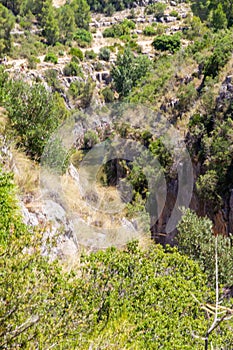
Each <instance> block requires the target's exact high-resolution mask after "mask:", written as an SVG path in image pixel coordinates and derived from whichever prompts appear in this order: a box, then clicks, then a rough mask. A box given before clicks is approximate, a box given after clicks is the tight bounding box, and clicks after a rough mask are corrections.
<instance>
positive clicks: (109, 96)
mask: <svg viewBox="0 0 233 350" xmlns="http://www.w3.org/2000/svg"><path fill="white" fill-rule="evenodd" d="M102 95H103V96H104V101H105V102H106V103H111V102H113V101H114V92H113V91H112V90H111V89H110V88H109V87H108V86H107V87H106V88H104V89H103V90H102Z"/></svg>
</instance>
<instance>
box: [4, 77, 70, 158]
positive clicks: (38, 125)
mask: <svg viewBox="0 0 233 350" xmlns="http://www.w3.org/2000/svg"><path fill="white" fill-rule="evenodd" d="M6 89H7V92H6V97H5V101H4V107H5V108H6V110H7V112H8V116H9V121H10V125H11V126H12V129H13V131H14V132H15V139H16V144H17V146H18V147H21V148H22V149H23V150H25V151H26V153H27V154H28V155H29V156H31V158H33V159H37V160H39V159H40V157H41V155H42V153H43V150H44V146H45V145H46V143H47V141H48V139H49V137H50V135H51V133H52V132H53V131H54V130H55V129H56V128H57V127H58V125H59V124H60V123H61V122H62V121H63V118H65V116H66V115H67V110H66V108H65V105H64V101H63V99H62V98H61V97H60V96H59V95H58V94H52V93H50V92H48V91H47V90H46V88H45V87H44V85H43V84H37V83H33V84H32V85H29V84H27V83H25V82H23V81H21V80H10V81H9V82H8V84H7V87H6Z"/></svg>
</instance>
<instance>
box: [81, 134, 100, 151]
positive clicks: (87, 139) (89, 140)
mask: <svg viewBox="0 0 233 350" xmlns="http://www.w3.org/2000/svg"><path fill="white" fill-rule="evenodd" d="M98 142H99V136H98V134H97V133H96V132H95V131H94V130H89V131H87V132H86V133H85V135H84V147H85V149H90V148H92V147H94V146H95V145H96V144H97V143H98Z"/></svg>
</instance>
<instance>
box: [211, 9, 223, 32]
mask: <svg viewBox="0 0 233 350" xmlns="http://www.w3.org/2000/svg"><path fill="white" fill-rule="evenodd" d="M210 24H211V26H212V27H213V28H214V29H215V30H219V29H225V28H226V27H227V16H226V14H225V13H224V11H223V8H222V4H221V3H219V4H218V7H217V8H216V9H215V10H213V12H212V13H210Z"/></svg>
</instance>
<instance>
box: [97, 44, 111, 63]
mask: <svg viewBox="0 0 233 350" xmlns="http://www.w3.org/2000/svg"><path fill="white" fill-rule="evenodd" d="M110 54H111V51H110V50H109V49H108V48H107V47H102V48H101V49H100V52H99V59H100V60H103V61H107V62H108V61H109V60H110Z"/></svg>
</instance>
